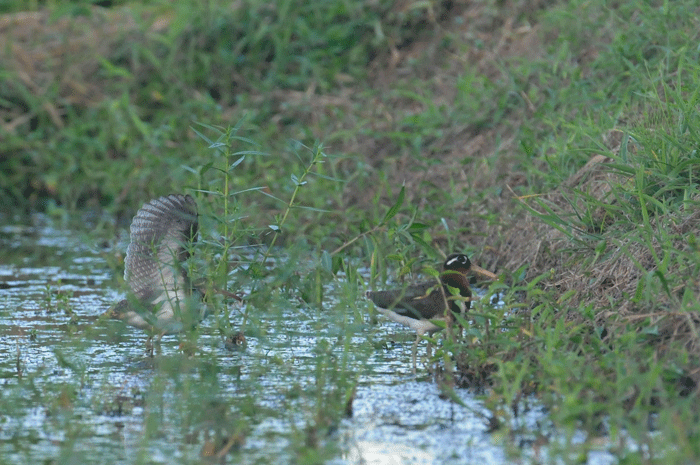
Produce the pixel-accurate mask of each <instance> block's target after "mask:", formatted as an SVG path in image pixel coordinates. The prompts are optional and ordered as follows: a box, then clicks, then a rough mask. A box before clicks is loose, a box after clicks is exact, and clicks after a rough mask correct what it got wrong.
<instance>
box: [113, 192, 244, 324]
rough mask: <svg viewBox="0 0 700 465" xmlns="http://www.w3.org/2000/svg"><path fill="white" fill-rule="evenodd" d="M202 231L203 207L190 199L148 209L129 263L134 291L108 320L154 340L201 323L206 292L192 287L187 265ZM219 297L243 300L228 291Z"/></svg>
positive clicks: (173, 198)
mask: <svg viewBox="0 0 700 465" xmlns="http://www.w3.org/2000/svg"><path fill="white" fill-rule="evenodd" d="M198 230H199V221H198V214H197V204H196V203H195V201H194V199H193V198H192V197H191V196H189V195H182V194H171V195H167V196H164V197H160V198H158V199H154V200H151V201H150V202H148V203H146V204H144V205H143V207H141V209H140V210H139V211H138V212H137V213H136V216H135V217H134V219H133V220H132V222H131V228H130V239H131V242H130V244H129V247H128V248H127V249H126V259H125V260H124V280H125V281H126V282H127V284H128V285H129V287H130V289H131V291H130V293H129V294H128V296H127V298H126V299H124V300H122V301H120V302H118V303H117V304H116V305H114V306H113V307H112V308H110V309H109V310H108V311H107V313H106V315H107V316H109V317H111V318H114V319H119V320H123V321H124V322H126V323H127V324H129V325H131V326H135V327H137V328H140V329H144V330H146V331H148V332H149V334H150V335H151V336H153V335H156V334H158V335H161V336H162V335H163V334H173V333H177V332H180V331H182V330H184V329H188V328H192V327H193V326H195V325H196V324H197V323H199V322H200V321H201V320H202V319H203V318H204V317H205V316H206V312H207V306H206V305H205V304H204V303H203V302H202V299H203V297H204V289H205V287H204V285H203V282H202V283H200V282H197V283H193V282H191V281H190V279H189V277H188V275H187V271H186V269H185V266H184V262H185V261H186V260H187V259H188V258H189V257H190V251H191V248H192V244H193V243H194V242H196V241H197V232H198ZM216 292H218V293H222V294H225V295H227V296H229V297H233V298H236V299H238V300H240V298H239V297H238V296H236V295H235V294H232V293H229V292H227V291H222V290H216ZM241 337H242V335H241Z"/></svg>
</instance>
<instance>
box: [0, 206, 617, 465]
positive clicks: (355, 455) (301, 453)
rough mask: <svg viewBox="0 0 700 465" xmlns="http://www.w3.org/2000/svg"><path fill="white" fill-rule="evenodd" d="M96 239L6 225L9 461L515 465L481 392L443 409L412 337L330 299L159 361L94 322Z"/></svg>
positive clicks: (104, 291) (173, 347)
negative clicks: (234, 345)
mask: <svg viewBox="0 0 700 465" xmlns="http://www.w3.org/2000/svg"><path fill="white" fill-rule="evenodd" d="M87 237H88V236H87V235H85V234H82V233H79V234H75V233H73V232H71V231H63V230H60V229H54V228H51V227H49V226H47V225H46V222H44V221H41V220H37V221H36V222H35V223H34V224H33V225H32V226H29V227H26V226H4V227H2V228H1V229H0V248H1V249H2V250H3V254H2V255H0V256H2V257H4V258H3V260H2V262H1V263H0V334H1V335H2V337H1V338H0V360H1V364H0V373H1V374H0V384H1V387H2V394H1V397H0V407H1V411H0V458H2V460H1V462H2V463H8V464H10V463H16V464H24V463H41V462H43V463H153V464H156V463H167V464H172V463H202V461H203V460H206V461H207V463H211V462H212V461H213V462H222V463H275V464H277V463H314V462H315V463H318V462H326V463H333V464H360V463H362V464H419V463H420V464H424V463H425V464H432V463H435V464H463V463H481V464H505V463H512V461H513V459H514V458H513V456H512V455H510V454H509V453H507V452H506V450H505V449H504V447H502V446H501V444H500V442H499V440H498V438H497V437H493V436H491V435H490V434H488V433H487V425H486V423H487V422H486V420H485V418H486V417H487V416H488V412H487V410H486V409H485V408H484V407H483V406H482V405H481V404H480V402H478V401H477V400H475V397H474V396H473V395H472V393H470V392H469V391H467V390H458V391H457V395H458V397H459V398H460V399H461V401H462V404H461V405H460V404H458V403H455V402H453V401H449V400H443V399H441V397H440V395H439V394H440V393H439V390H438V388H437V386H436V385H435V384H434V383H432V382H431V381H421V380H416V378H415V377H414V376H412V375H411V362H410V359H411V345H412V342H413V336H412V335H411V334H410V333H409V332H408V331H407V330H405V329H404V328H402V327H397V326H396V325H394V324H393V323H390V322H385V321H380V324H378V325H369V324H367V323H366V321H365V320H366V319H367V318H366V317H365V315H364V314H363V313H362V312H363V311H364V312H366V304H365V303H364V302H357V305H356V308H355V309H354V310H353V309H348V308H347V307H348V305H347V304H346V303H342V302H337V301H334V300H333V297H332V289H331V290H329V292H328V294H329V295H330V298H329V302H330V303H331V304H330V305H328V306H326V307H325V308H324V310H316V309H311V308H309V307H307V306H303V305H300V304H299V303H298V302H294V301H289V302H288V303H287V304H286V305H283V307H282V308H279V309H272V308H268V309H260V308H256V309H249V310H250V311H251V314H252V313H253V312H254V313H255V318H251V320H250V323H249V325H248V327H247V328H246V331H245V334H246V338H247V346H246V347H245V348H244V349H238V350H228V349H226V348H225V347H224V344H223V342H222V338H221V337H220V336H219V332H218V330H217V328H216V324H215V322H216V321H217V318H220V315H218V316H216V315H215V316H213V317H210V318H208V319H207V320H205V321H204V322H203V323H202V325H201V326H200V328H199V329H198V330H197V332H196V336H194V337H195V339H194V340H191V339H188V338H187V337H182V336H165V337H164V338H163V340H162V341H161V344H160V350H159V352H158V353H157V354H156V355H155V357H153V358H150V357H148V356H147V355H146V351H145V341H146V336H145V334H144V333H143V332H141V331H139V330H137V329H134V328H130V327H125V326H124V325H122V323H121V322H118V321H110V320H102V319H100V318H98V317H99V315H100V314H102V313H103V312H104V311H105V310H106V309H107V308H108V307H109V305H110V304H112V303H113V302H115V301H117V300H118V299H119V298H120V297H121V296H122V295H123V294H122V293H121V292H120V290H118V289H116V287H117V285H116V284H115V283H116V282H117V281H115V280H113V278H112V275H113V271H112V270H111V269H110V267H109V266H108V265H107V264H106V262H105V259H104V250H100V249H99V248H98V247H97V246H96V245H94V244H91V243H90V239H86V238H87ZM271 305H273V304H272V303H271ZM275 305H277V304H275ZM358 309H359V314H358V311H357V310H358ZM242 311H243V309H242V308H236V309H234V311H232V312H231V319H232V320H236V319H237V317H238V316H239V315H240V312H242ZM233 323H234V326H235V321H234V322H233ZM188 344H190V345H188ZM188 347H191V348H190V349H188ZM419 350H425V346H424V345H421V346H420V348H419ZM420 371H421V369H420V367H419V375H420ZM351 398H352V399H354V400H353V401H352V402H351V403H349V402H348V400H349V399H351ZM339 406H340V407H341V408H339ZM339 410H348V412H347V415H343V416H340V417H338V416H337V415H335V414H333V413H332V412H337V411H339ZM350 410H351V412H350ZM334 415H335V416H334ZM544 418H546V417H545V414H544V413H543V412H542V411H541V409H533V410H532V411H530V412H528V413H527V414H526V415H523V416H521V418H520V419H519V421H521V422H524V424H526V425H527V424H529V425H531V426H532V429H535V427H536V426H535V425H536V424H537V422H538V421H542V420H543V419H544ZM526 429H528V428H526ZM511 453H512V451H511ZM519 453H522V454H524V455H523V456H522V457H521V458H520V460H525V462H528V461H529V460H528V459H527V457H530V458H532V457H533V455H532V451H529V450H526V448H525V450H521V451H519ZM591 458H592V457H591V456H589V461H590V459H591ZM610 459H611V457H610V456H607V455H605V454H600V455H599V456H597V458H596V459H595V461H594V462H592V463H612V462H611V461H610Z"/></svg>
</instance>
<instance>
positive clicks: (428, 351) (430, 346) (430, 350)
mask: <svg viewBox="0 0 700 465" xmlns="http://www.w3.org/2000/svg"><path fill="white" fill-rule="evenodd" d="M425 352H426V354H427V355H428V372H430V371H431V368H430V367H431V365H430V361H431V360H432V359H433V343H432V341H428V347H427V348H426V349H425Z"/></svg>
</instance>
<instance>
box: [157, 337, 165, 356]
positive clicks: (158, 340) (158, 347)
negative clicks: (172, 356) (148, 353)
mask: <svg viewBox="0 0 700 465" xmlns="http://www.w3.org/2000/svg"><path fill="white" fill-rule="evenodd" d="M164 334H165V333H164V332H161V333H160V334H159V335H158V338H157V339H156V352H158V355H160V353H161V350H160V340H161V339H163V335H164Z"/></svg>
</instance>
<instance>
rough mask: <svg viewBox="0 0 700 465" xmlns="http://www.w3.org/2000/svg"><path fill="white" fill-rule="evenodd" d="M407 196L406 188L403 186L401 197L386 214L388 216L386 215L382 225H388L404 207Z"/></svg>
mask: <svg viewBox="0 0 700 465" xmlns="http://www.w3.org/2000/svg"><path fill="white" fill-rule="evenodd" d="M405 196H406V186H401V191H399V197H398V198H397V199H396V203H394V205H392V207H391V208H390V209H389V211H388V212H386V215H384V219H383V220H382V223H381V224H384V223H386V222H387V221H389V220H390V219H392V218H393V217H394V216H396V214H397V213H398V212H399V209H400V208H401V206H402V205H403V200H404V197H405Z"/></svg>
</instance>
